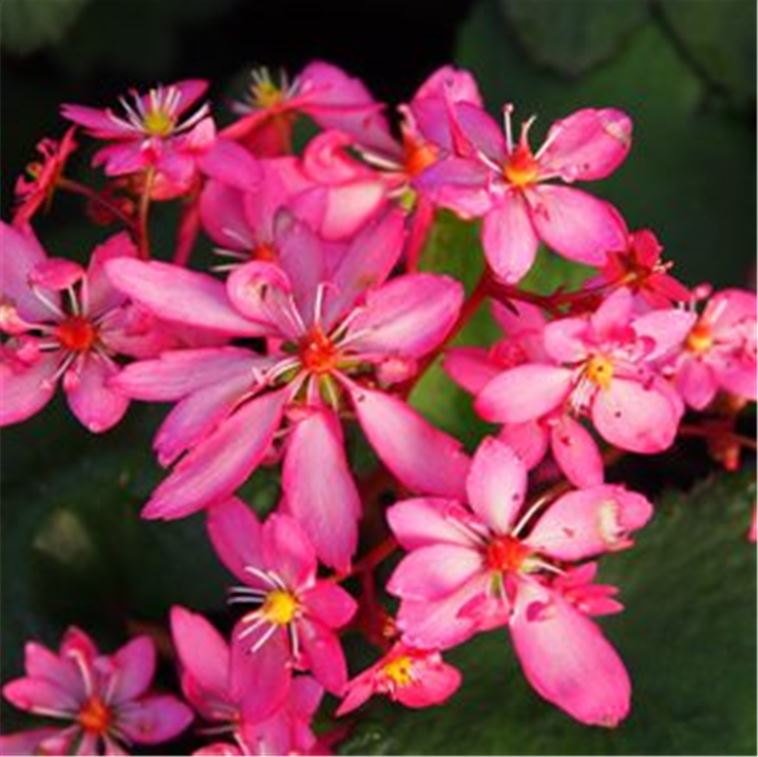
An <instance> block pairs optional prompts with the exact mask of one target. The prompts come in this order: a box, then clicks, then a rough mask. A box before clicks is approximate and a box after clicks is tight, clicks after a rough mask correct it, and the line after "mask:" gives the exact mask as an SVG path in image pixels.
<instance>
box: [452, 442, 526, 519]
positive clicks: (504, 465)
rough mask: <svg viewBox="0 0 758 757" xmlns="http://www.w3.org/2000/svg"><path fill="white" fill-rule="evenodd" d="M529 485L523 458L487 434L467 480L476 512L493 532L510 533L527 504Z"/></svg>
mask: <svg viewBox="0 0 758 757" xmlns="http://www.w3.org/2000/svg"><path fill="white" fill-rule="evenodd" d="M526 487H527V473H526V466H525V465H524V463H523V461H522V460H521V458H519V457H518V455H517V454H516V453H515V452H514V451H513V450H512V449H511V448H510V447H508V446H507V445H506V444H503V442H502V441H498V440H497V439H495V438H493V437H491V436H488V437H486V438H485V439H484V440H483V441H482V443H481V444H480V445H479V448H478V449H477V451H476V453H475V454H474V458H473V460H472V461H471V470H470V471H469V474H468V479H467V480H466V491H467V492H468V501H469V503H470V505H471V508H472V509H473V511H474V512H475V513H476V514H477V515H478V516H479V517H480V518H481V519H482V520H483V521H484V522H485V523H487V525H488V526H489V527H490V528H491V529H492V530H493V531H496V532H498V533H501V534H505V533H508V531H509V529H510V527H511V526H512V525H513V523H514V521H515V520H516V517H517V515H518V512H519V510H520V509H521V506H522V505H523V503H524V496H525V495H526Z"/></svg>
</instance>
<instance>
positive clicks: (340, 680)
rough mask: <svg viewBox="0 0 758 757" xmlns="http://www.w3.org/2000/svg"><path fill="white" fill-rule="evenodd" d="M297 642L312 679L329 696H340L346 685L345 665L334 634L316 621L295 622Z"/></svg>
mask: <svg viewBox="0 0 758 757" xmlns="http://www.w3.org/2000/svg"><path fill="white" fill-rule="evenodd" d="M296 633H297V635H298V640H299V641H300V643H301V644H302V648H303V652H304V653H305V656H306V658H307V660H308V664H309V668H310V671H311V673H312V674H313V677H314V678H315V679H316V680H317V681H318V682H319V683H320V684H321V685H322V686H323V687H324V688H325V689H326V690H327V691H328V692H330V693H331V694H334V695H335V696H341V695H342V692H343V691H344V689H345V684H347V663H346V662H345V655H344V654H343V652H342V647H341V646H340V642H339V639H338V638H337V636H336V634H334V632H332V631H331V630H329V629H328V628H327V627H326V626H324V625H322V624H321V623H319V622H318V621H311V620H300V621H297V631H296Z"/></svg>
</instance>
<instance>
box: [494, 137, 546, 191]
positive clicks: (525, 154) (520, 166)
mask: <svg viewBox="0 0 758 757" xmlns="http://www.w3.org/2000/svg"><path fill="white" fill-rule="evenodd" d="M539 172H540V168H539V165H538V163H537V161H536V160H535V159H534V156H533V155H532V151H531V150H530V149H529V148H528V147H522V146H518V147H517V148H516V149H515V150H514V151H513V154H512V155H511V156H510V157H509V158H508V160H507V161H506V162H505V165H504V166H503V176H505V179H506V181H508V182H509V183H510V184H513V185H514V186H515V187H519V188H523V187H527V186H529V185H530V184H533V183H534V181H535V180H536V178H537V176H538V174H539Z"/></svg>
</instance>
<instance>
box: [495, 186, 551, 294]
mask: <svg viewBox="0 0 758 757" xmlns="http://www.w3.org/2000/svg"><path fill="white" fill-rule="evenodd" d="M482 245H483V246H484V254H485V255H486V257H487V262H488V263H489V264H490V267H491V268H492V270H493V271H494V273H495V275H496V276H497V278H499V279H501V280H502V281H504V282H505V283H506V284H515V283H516V282H518V281H520V280H521V279H523V278H524V276H526V274H527V273H528V272H529V269H530V268H531V267H532V264H533V263H534V258H535V257H536V255H537V247H538V246H539V238H538V236H537V233H536V232H535V230H534V226H533V225H532V219H531V217H530V214H529V209H528V207H527V204H526V201H525V200H524V198H523V197H522V196H521V194H520V193H518V192H510V193H508V194H507V195H506V196H505V197H504V198H503V199H502V201H501V202H499V203H498V204H497V205H495V206H494V207H493V208H492V210H490V211H489V213H487V215H486V216H485V217H484V222H483V224H482Z"/></svg>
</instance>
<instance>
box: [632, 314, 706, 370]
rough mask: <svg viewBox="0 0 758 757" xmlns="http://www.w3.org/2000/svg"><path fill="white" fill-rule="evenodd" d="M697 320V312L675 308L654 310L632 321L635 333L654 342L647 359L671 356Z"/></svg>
mask: <svg viewBox="0 0 758 757" xmlns="http://www.w3.org/2000/svg"><path fill="white" fill-rule="evenodd" d="M696 320H697V316H696V315H695V313H688V312H687V311H685V310H679V309H674V308H671V309H666V310H653V311H652V312H650V313H645V315H641V316H639V317H638V318H635V319H634V321H633V322H632V328H633V329H634V333H635V334H636V335H637V336H638V337H640V338H645V337H647V338H648V339H651V340H652V342H653V348H652V350H650V352H648V353H647V354H646V355H645V360H647V361H653V360H664V359H666V358H667V357H669V356H671V355H672V354H673V353H674V352H676V351H677V350H678V349H679V348H680V347H681V345H682V343H683V342H684V340H685V339H686V338H687V335H688V334H689V332H690V329H691V328H692V327H693V326H694V325H695V321H696Z"/></svg>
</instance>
